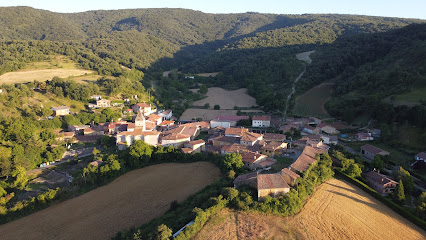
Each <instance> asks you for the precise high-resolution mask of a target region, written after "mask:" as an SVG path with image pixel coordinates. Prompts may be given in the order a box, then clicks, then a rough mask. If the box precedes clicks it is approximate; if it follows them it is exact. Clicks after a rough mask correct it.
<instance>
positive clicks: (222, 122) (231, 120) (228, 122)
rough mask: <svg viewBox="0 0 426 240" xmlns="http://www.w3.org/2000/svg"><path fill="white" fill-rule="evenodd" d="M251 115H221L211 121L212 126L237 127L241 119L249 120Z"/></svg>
mask: <svg viewBox="0 0 426 240" xmlns="http://www.w3.org/2000/svg"><path fill="white" fill-rule="evenodd" d="M248 119H250V118H249V116H220V117H216V118H215V119H213V120H211V121H210V128H215V127H223V128H229V127H235V126H237V122H238V121H239V120H248Z"/></svg>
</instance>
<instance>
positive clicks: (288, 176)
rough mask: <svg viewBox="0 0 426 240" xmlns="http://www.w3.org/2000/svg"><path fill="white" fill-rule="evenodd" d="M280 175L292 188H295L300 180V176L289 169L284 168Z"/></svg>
mask: <svg viewBox="0 0 426 240" xmlns="http://www.w3.org/2000/svg"><path fill="white" fill-rule="evenodd" d="M280 174H281V177H282V178H283V179H284V181H285V182H286V183H287V184H288V185H290V186H294V185H295V184H296V180H297V179H298V178H300V175H299V174H297V173H295V172H293V171H291V170H290V169H289V168H283V169H282V170H281V172H280Z"/></svg>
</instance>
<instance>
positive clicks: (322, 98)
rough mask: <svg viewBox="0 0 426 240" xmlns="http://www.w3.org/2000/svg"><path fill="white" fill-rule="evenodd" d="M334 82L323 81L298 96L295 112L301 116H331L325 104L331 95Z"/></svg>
mask: <svg viewBox="0 0 426 240" xmlns="http://www.w3.org/2000/svg"><path fill="white" fill-rule="evenodd" d="M332 87H333V83H322V84H320V85H318V86H316V87H314V88H312V89H310V90H309V91H307V92H306V93H304V94H303V95H302V96H299V97H297V98H296V104H295V106H294V109H293V113H294V114H296V115H300V116H316V117H329V116H330V115H329V114H328V112H327V111H326V110H325V107H324V104H325V103H326V102H327V100H328V99H329V98H330V96H331V91H332Z"/></svg>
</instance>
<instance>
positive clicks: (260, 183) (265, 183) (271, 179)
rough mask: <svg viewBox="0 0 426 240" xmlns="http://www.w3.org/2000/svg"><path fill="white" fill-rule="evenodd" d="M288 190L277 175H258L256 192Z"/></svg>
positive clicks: (286, 185)
mask: <svg viewBox="0 0 426 240" xmlns="http://www.w3.org/2000/svg"><path fill="white" fill-rule="evenodd" d="M276 188H290V187H289V186H288V184H287V183H286V182H285V181H284V179H283V178H282V177H281V175H280V174H279V173H274V174H259V175H258V176H257V190H261V189H276Z"/></svg>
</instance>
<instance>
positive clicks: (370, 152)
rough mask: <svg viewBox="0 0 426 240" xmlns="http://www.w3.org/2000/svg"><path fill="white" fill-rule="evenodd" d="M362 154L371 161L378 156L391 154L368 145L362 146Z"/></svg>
mask: <svg viewBox="0 0 426 240" xmlns="http://www.w3.org/2000/svg"><path fill="white" fill-rule="evenodd" d="M361 154H362V156H364V157H366V158H368V159H370V160H373V159H374V157H375V156H376V155H380V156H387V155H389V152H387V151H385V150H383V149H380V148H377V147H375V146H372V145H370V144H366V145H364V146H361Z"/></svg>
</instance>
